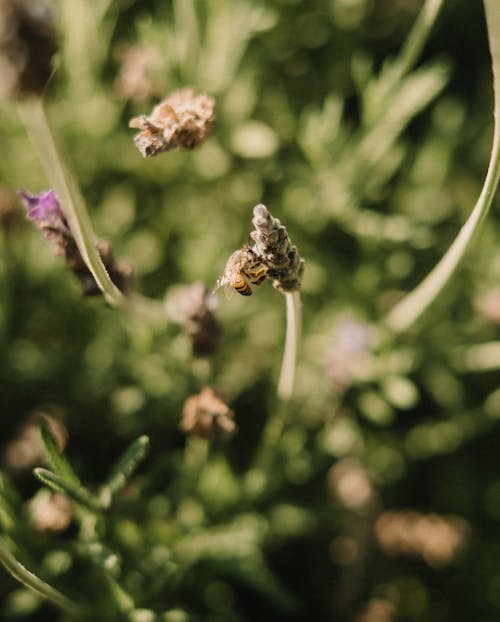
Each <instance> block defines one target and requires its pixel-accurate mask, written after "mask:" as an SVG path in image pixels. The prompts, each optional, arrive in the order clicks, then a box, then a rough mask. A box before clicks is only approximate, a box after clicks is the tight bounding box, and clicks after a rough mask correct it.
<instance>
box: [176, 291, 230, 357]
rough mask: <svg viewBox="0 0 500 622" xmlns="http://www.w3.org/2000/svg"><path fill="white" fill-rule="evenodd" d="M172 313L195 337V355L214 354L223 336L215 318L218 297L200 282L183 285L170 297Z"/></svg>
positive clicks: (193, 344)
mask: <svg viewBox="0 0 500 622" xmlns="http://www.w3.org/2000/svg"><path fill="white" fill-rule="evenodd" d="M168 304H169V312H170V315H171V316H172V317H173V318H174V319H176V320H177V321H178V322H179V323H180V324H182V326H183V328H184V330H185V331H186V333H187V334H188V335H189V336H190V337H191V339H192V348H193V355H194V356H211V355H212V354H214V353H215V351H216V349H217V346H218V345H219V341H220V338H221V336H222V328H221V326H220V324H219V322H218V321H217V319H216V318H215V315H214V311H215V309H216V308H217V298H216V296H214V295H213V294H212V293H210V292H209V291H208V290H207V288H206V286H205V285H204V284H203V283H201V282H200V281H198V282H196V283H193V284H192V285H187V286H186V287H182V288H179V289H178V290H177V291H176V292H175V293H174V294H173V295H172V296H171V297H170V299H169V303H168Z"/></svg>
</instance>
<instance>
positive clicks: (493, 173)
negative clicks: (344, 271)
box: [385, 0, 500, 333]
mask: <svg viewBox="0 0 500 622" xmlns="http://www.w3.org/2000/svg"><path fill="white" fill-rule="evenodd" d="M484 7H485V12H486V24H487V28H488V40H489V45H490V52H491V58H492V67H493V90H494V97H495V103H494V117H495V124H494V130H493V146H492V150H491V157H490V162H489V166H488V172H487V174H486V179H485V182H484V185H483V188H482V191H481V194H480V196H479V199H478V200H477V203H476V205H475V206H474V209H473V210H472V212H471V214H470V216H469V218H468V220H467V221H466V222H465V224H464V225H463V227H462V228H461V230H460V232H459V234H458V235H457V237H456V238H455V240H454V242H453V243H452V245H451V246H450V248H449V249H448V251H447V252H446V254H445V255H444V256H443V257H442V259H441V260H440V261H439V263H438V264H437V265H436V266H435V267H434V268H433V269H432V270H431V272H430V273H429V274H428V275H427V276H426V277H425V279H424V280H423V281H422V282H421V283H420V284H419V285H417V287H416V288H415V289H414V290H413V291H412V292H410V293H409V294H407V295H406V296H405V297H404V298H403V300H401V301H400V302H399V303H398V304H397V305H396V306H395V307H394V308H393V309H392V310H391V311H390V312H389V313H388V315H387V316H386V318H385V324H386V325H387V326H388V327H389V329H390V330H392V331H393V332H394V333H401V332H404V331H406V330H408V329H409V328H410V327H411V326H412V325H413V324H414V323H415V322H416V321H417V320H418V319H419V318H420V316H421V315H422V314H423V313H424V312H425V311H426V310H427V309H428V308H429V306H430V305H431V304H432V303H433V302H434V300H436V298H437V297H438V296H439V294H440V293H441V292H442V290H443V289H444V288H445V286H446V285H447V284H448V282H449V281H450V279H451V277H452V276H453V275H454V273H455V271H456V269H457V268H458V266H459V264H460V262H461V261H462V259H463V258H464V257H465V254H466V252H467V251H468V249H469V248H470V245H471V243H472V241H473V239H474V237H475V235H476V234H477V232H478V230H479V227H480V225H481V223H482V222H483V221H484V219H485V218H486V215H487V214H488V211H489V209H490V206H491V203H492V201H493V197H494V196H495V192H496V190H497V186H498V182H499V179H500V2H498V0H484Z"/></svg>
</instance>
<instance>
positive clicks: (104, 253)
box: [19, 190, 133, 296]
mask: <svg viewBox="0 0 500 622" xmlns="http://www.w3.org/2000/svg"><path fill="white" fill-rule="evenodd" d="M19 196H20V197H21V198H22V200H23V202H24V204H25V205H26V207H27V209H28V213H27V216H28V218H29V219H30V220H32V221H33V222H34V224H35V225H36V227H38V229H40V230H41V231H42V233H43V235H44V237H45V238H46V239H48V240H49V241H50V243H51V244H52V248H53V251H54V254H55V255H58V256H62V257H64V259H65V260H66V263H67V264H68V267H69V268H70V269H71V271H72V272H73V274H74V275H75V276H76V277H77V278H78V280H79V281H80V283H81V286H82V291H83V294H84V296H96V295H99V294H100V293H101V291H100V289H99V287H98V286H97V283H96V282H95V279H94V277H93V276H92V273H91V272H90V270H89V269H88V268H87V265H86V264H85V262H84V261H83V258H82V256H81V255H80V251H79V250H78V246H77V244H76V242H75V239H74V237H73V234H72V232H71V230H70V228H69V225H68V223H67V221H66V219H65V217H64V214H63V212H62V210H61V208H60V206H59V201H58V199H57V196H56V194H55V192H54V191H53V190H47V191H45V192H42V193H40V194H39V195H38V196H36V195H31V194H29V193H28V192H26V191H24V190H21V191H20V192H19ZM96 247H97V250H98V251H99V254H100V256H101V259H102V261H103V263H104V266H105V268H106V270H107V271H108V274H109V276H110V278H111V280H112V281H113V283H114V284H115V285H116V286H117V287H118V288H119V289H120V290H121V291H123V292H125V293H126V292H127V291H128V290H129V289H130V286H131V283H132V276H133V271H132V267H131V266H130V265H129V264H128V263H126V262H117V261H115V259H114V258H113V255H112V253H111V248H110V246H109V244H108V243H107V242H104V241H99V242H97V244H96Z"/></svg>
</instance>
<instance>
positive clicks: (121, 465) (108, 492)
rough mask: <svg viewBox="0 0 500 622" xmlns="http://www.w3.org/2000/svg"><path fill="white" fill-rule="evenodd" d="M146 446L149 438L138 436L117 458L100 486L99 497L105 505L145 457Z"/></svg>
mask: <svg viewBox="0 0 500 622" xmlns="http://www.w3.org/2000/svg"><path fill="white" fill-rule="evenodd" d="M148 447H149V438H148V437H147V436H140V437H139V438H138V439H137V440H135V441H134V442H133V443H132V444H131V445H130V447H128V449H126V450H125V452H124V453H123V454H122V456H121V457H120V458H119V460H118V461H117V463H116V464H115V465H114V467H113V468H112V469H111V472H110V474H109V477H108V479H107V481H106V483H105V484H104V485H103V486H102V488H101V499H102V500H103V503H104V504H105V505H109V503H111V499H112V498H113V496H114V495H115V494H116V493H117V492H118V491H119V490H121V489H122V488H123V487H124V486H125V484H126V483H127V480H128V479H129V477H130V476H131V475H132V473H133V472H134V471H135V469H136V468H137V467H138V466H139V464H140V463H141V462H142V460H144V458H145V457H146V454H147V451H148Z"/></svg>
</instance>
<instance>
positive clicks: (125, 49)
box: [115, 44, 158, 103]
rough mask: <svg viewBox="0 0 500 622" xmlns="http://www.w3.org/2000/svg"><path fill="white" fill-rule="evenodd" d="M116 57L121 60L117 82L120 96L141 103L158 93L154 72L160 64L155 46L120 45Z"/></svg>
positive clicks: (116, 85)
mask: <svg viewBox="0 0 500 622" xmlns="http://www.w3.org/2000/svg"><path fill="white" fill-rule="evenodd" d="M116 57H117V58H118V60H119V61H120V62H121V66H120V72H119V74H118V77H117V79H116V82H115V88H116V90H117V92H118V94H119V95H120V97H123V98H124V99H130V100H132V101H134V102H138V103H141V102H144V101H146V100H147V99H149V98H150V97H151V96H153V95H157V92H156V89H155V86H154V81H153V78H152V73H153V70H154V68H155V66H156V65H157V64H158V54H157V53H156V51H155V50H154V49H153V48H148V47H145V46H141V45H126V44H125V45H120V46H119V47H118V49H117V51H116Z"/></svg>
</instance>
